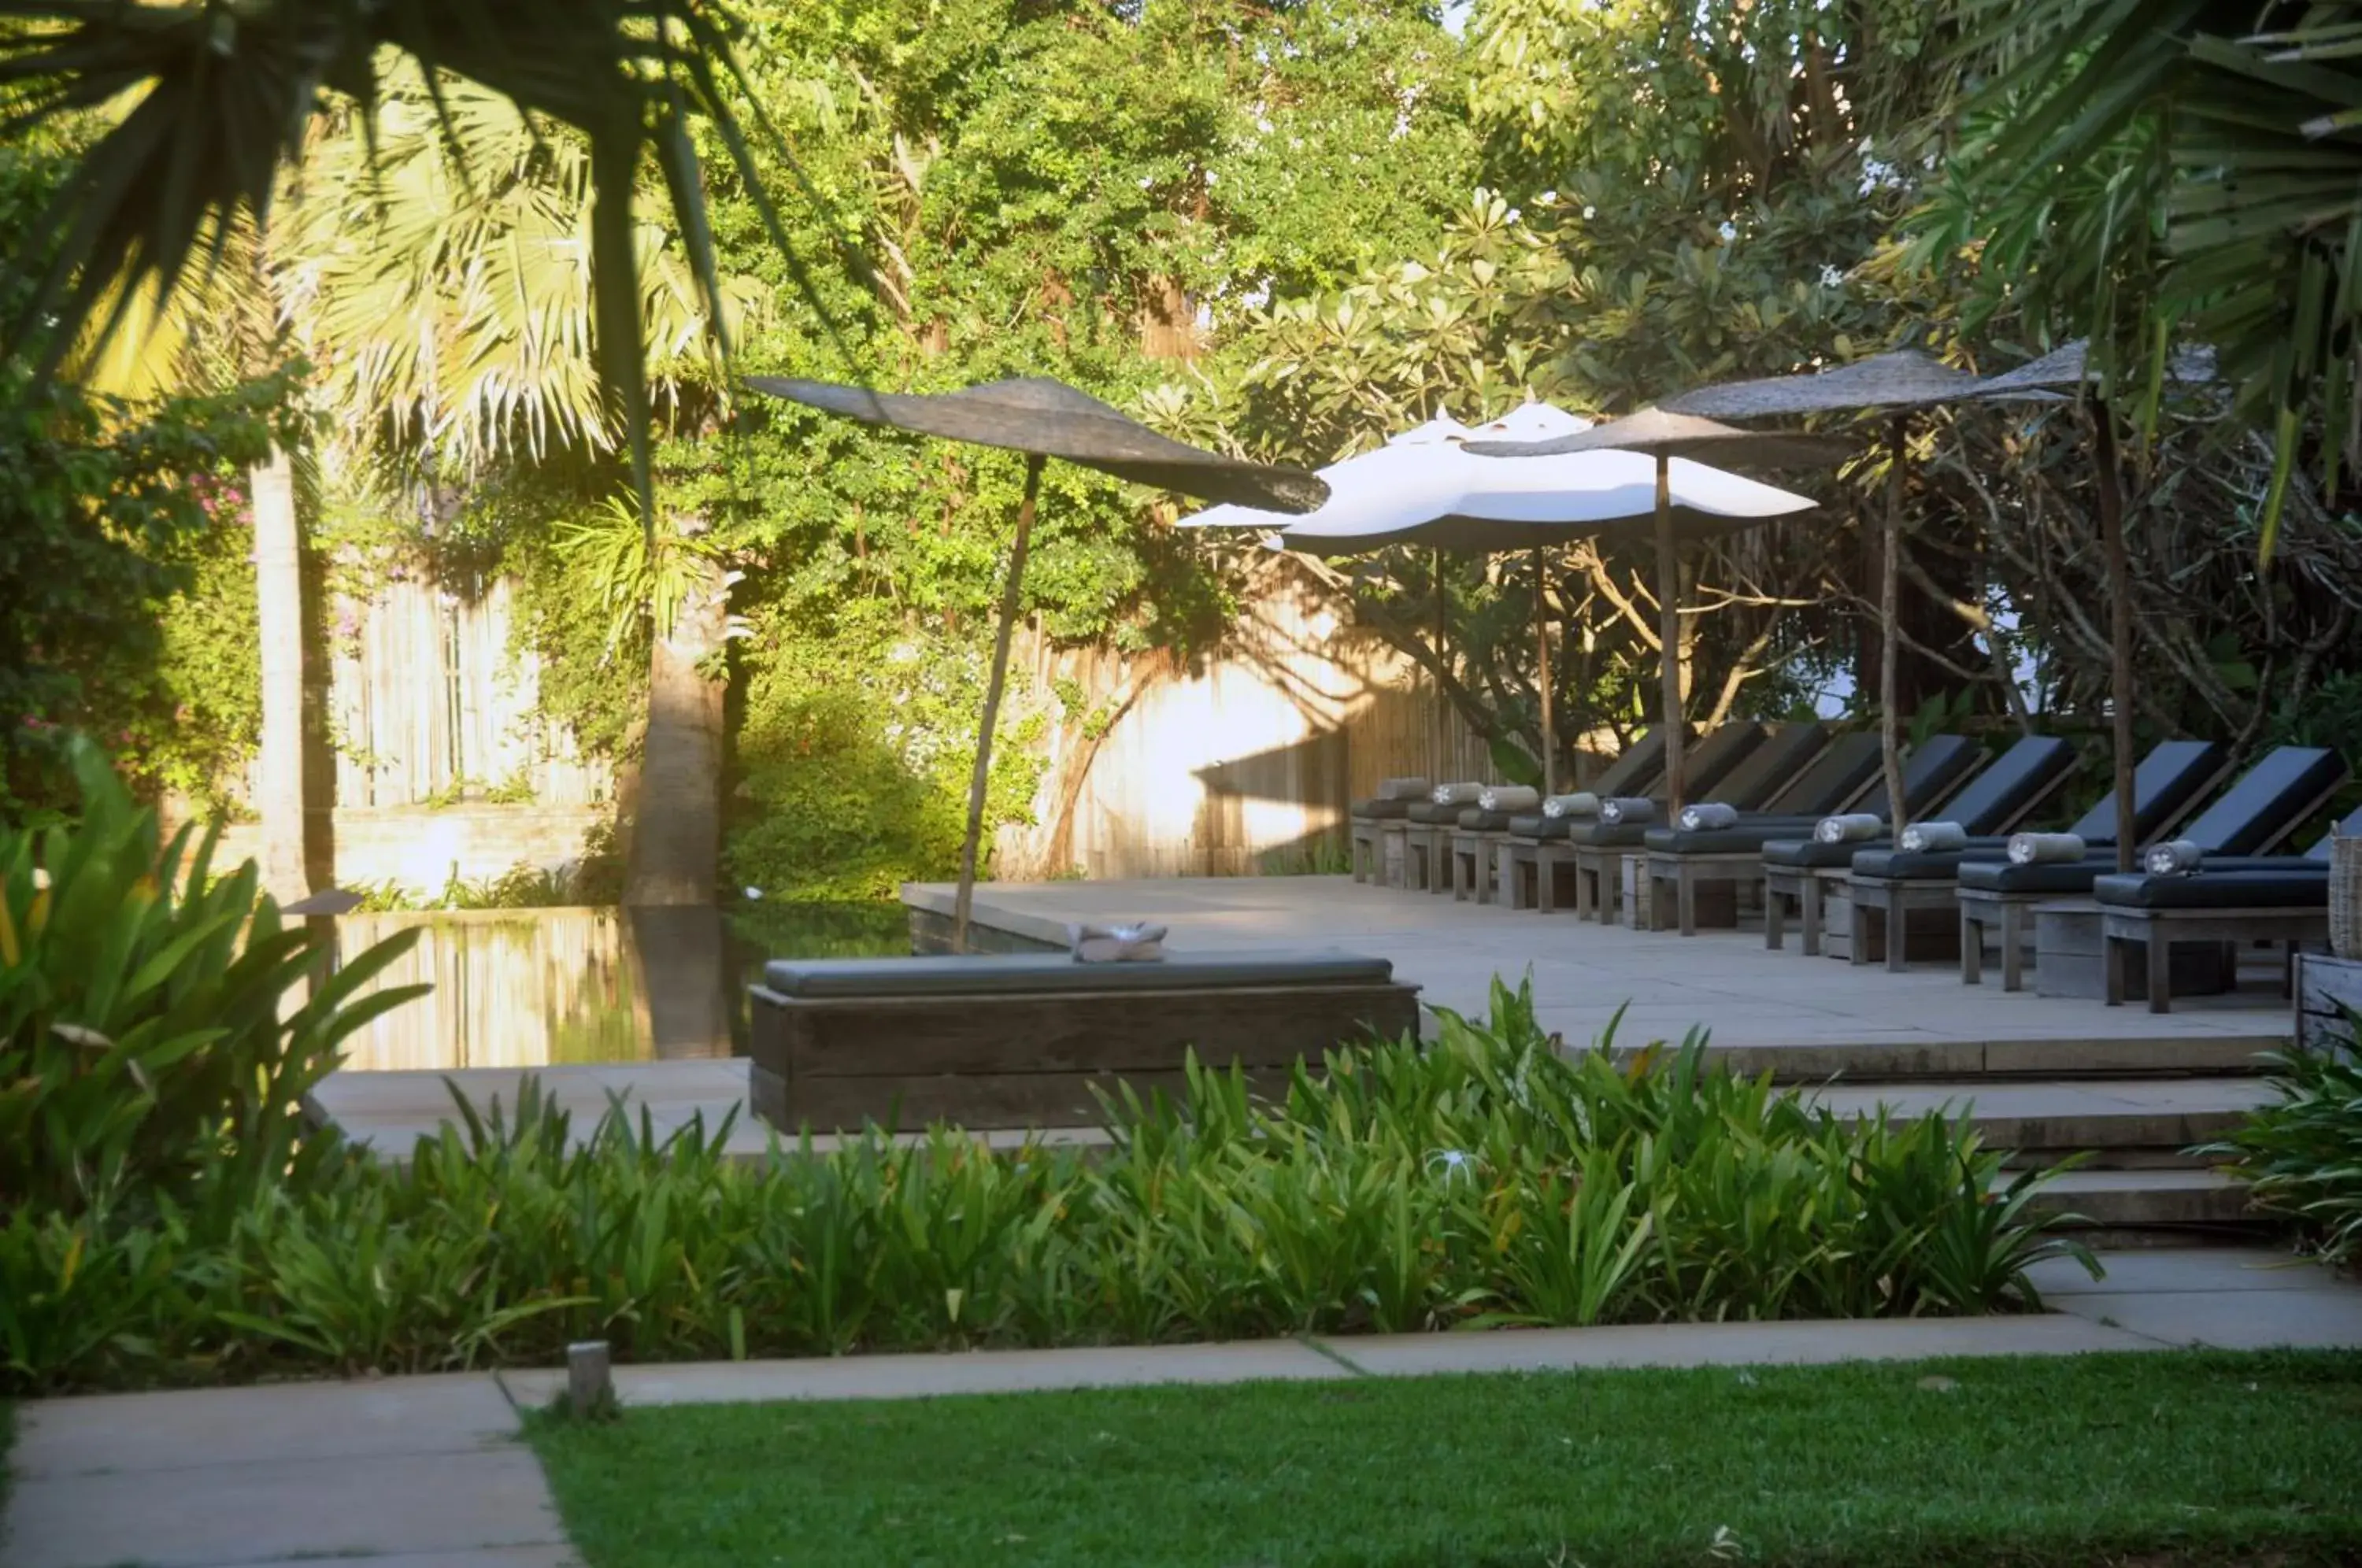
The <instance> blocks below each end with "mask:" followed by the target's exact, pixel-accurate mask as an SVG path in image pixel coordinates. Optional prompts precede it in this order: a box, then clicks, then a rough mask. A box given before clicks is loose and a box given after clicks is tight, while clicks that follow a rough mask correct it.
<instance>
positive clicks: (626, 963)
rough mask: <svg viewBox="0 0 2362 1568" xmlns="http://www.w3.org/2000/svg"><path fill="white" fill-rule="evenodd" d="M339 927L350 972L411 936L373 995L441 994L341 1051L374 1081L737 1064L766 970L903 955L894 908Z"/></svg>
mask: <svg viewBox="0 0 2362 1568" xmlns="http://www.w3.org/2000/svg"><path fill="white" fill-rule="evenodd" d="M336 927H337V952H338V954H339V955H341V956H343V957H345V958H349V957H351V956H352V955H355V954H357V953H359V952H361V951H362V950H363V949H365V948H367V947H368V946H370V944H372V943H375V942H378V941H381V940H382V939H383V938H385V937H388V936H392V934H394V933H396V932H399V931H407V930H416V931H417V932H418V933H419V935H418V940H417V944H416V945H415V946H414V947H413V948H412V949H411V950H410V952H408V953H406V954H404V955H403V956H402V957H401V958H399V959H397V960H396V961H395V962H394V964H393V965H392V966H391V967H389V968H388V969H387V971H386V972H385V974H384V975H383V976H381V977H380V978H379V979H377V980H376V981H374V982H372V986H371V988H372V989H374V988H378V987H382V986H402V985H413V984H418V983H422V982H423V983H425V984H429V985H431V986H433V988H434V989H432V990H431V991H429V992H428V993H427V994H426V995H425V996H423V997H420V998H418V999H415V1000H413V1001H410V1002H407V1003H405V1004H403V1006H401V1007H398V1008H396V1009H394V1010H392V1012H390V1013H388V1014H386V1015H385V1016H384V1017H382V1018H380V1019H377V1020H375V1021H372V1022H371V1023H370V1025H369V1026H368V1027H367V1028H365V1029H363V1030H361V1031H359V1032H357V1033H356V1034H354V1035H353V1036H352V1038H351V1039H349V1040H348V1041H347V1042H346V1064H345V1065H346V1066H348V1067H352V1068H358V1069H360V1070H364V1071H380V1072H383V1071H393V1070H399V1069H405V1068H406V1069H414V1070H415V1069H425V1070H434V1071H443V1070H449V1069H453V1068H460V1067H533V1066H547V1065H550V1064H553V1063H559V1062H637V1061H652V1060H659V1059H665V1058H671V1057H699V1056H724V1055H744V1054H745V1049H746V987H747V985H748V984H750V983H751V982H752V981H754V980H755V979H756V977H759V975H760V974H761V972H762V966H763V964H764V962H765V961H766V960H767V959H770V958H789V957H794V958H829V957H854V956H870V955H902V954H908V953H909V952H910V951H911V939H910V929H909V925H908V922H907V919H906V916H905V914H904V912H903V910H902V908H901V906H900V905H899V904H770V905H753V906H748V907H746V908H745V909H742V910H734V911H729V912H728V913H724V912H723V911H719V910H715V909H712V908H693V909H660V910H648V909H635V910H629V911H626V910H622V909H617V908H614V907H613V906H586V907H579V908H570V909H542V910H469V911H427V912H404V913H395V914H351V915H346V916H344V917H342V918H341V919H339V920H337V922H336Z"/></svg>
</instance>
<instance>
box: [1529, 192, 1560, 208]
mask: <svg viewBox="0 0 2362 1568" xmlns="http://www.w3.org/2000/svg"><path fill="white" fill-rule="evenodd" d="M1557 204H1558V193H1557V192H1556V191H1544V192H1543V193H1541V194H1540V195H1539V196H1536V197H1535V198H1534V205H1536V206H1538V207H1553V206H1556V205H1557Z"/></svg>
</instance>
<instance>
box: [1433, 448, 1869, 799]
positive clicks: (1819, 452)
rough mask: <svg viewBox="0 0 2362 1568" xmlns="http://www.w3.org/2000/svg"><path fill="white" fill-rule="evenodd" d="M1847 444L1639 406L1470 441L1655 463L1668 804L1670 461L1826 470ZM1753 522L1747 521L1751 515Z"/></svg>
mask: <svg viewBox="0 0 2362 1568" xmlns="http://www.w3.org/2000/svg"><path fill="white" fill-rule="evenodd" d="M1851 449H1852V447H1851V444H1850V443H1848V442H1845V441H1838V440H1834V439H1831V438H1830V437H1827V436H1797V435H1789V434H1785V433H1783V432H1779V431H1754V430H1735V429H1733V428H1731V427H1730V426H1729V425H1716V423H1715V422H1714V421H1712V420H1710V419H1699V418H1697V417H1695V416H1694V415H1691V414H1668V413H1666V412H1665V411H1664V410H1663V409H1661V408H1644V409H1642V410H1640V411H1639V413H1638V414H1628V415H1626V416H1625V417H1624V418H1622V419H1617V420H1612V421H1610V422H1608V423H1607V424H1605V425H1593V426H1592V427H1591V428H1590V429H1588V430H1584V431H1581V432H1578V433H1577V434H1575V435H1572V436H1559V437H1557V438H1556V439H1554V440H1549V441H1529V442H1516V441H1472V442H1470V443H1469V444H1468V450H1469V451H1471V452H1473V453H1474V454H1476V455H1477V456H1479V457H1486V458H1550V457H1557V456H1559V455H1561V454H1562V453H1570V452H1596V451H1616V452H1638V453H1640V454H1641V455H1643V456H1645V457H1650V458H1655V459H1656V462H1657V495H1656V513H1655V516H1654V519H1653V521H1654V524H1655V535H1656V541H1657V635H1658V654H1659V659H1658V663H1659V668H1660V670H1661V676H1662V680H1663V685H1662V688H1661V690H1662V702H1663V706H1662V710H1661V711H1662V713H1663V723H1664V727H1665V728H1664V734H1665V790H1666V795H1667V798H1668V800H1669V801H1670V802H1671V809H1672V811H1673V812H1679V811H1680V810H1681V809H1682V807H1683V804H1684V803H1685V801H1684V800H1683V793H1682V747H1683V739H1684V738H1685V731H1686V721H1685V720H1684V719H1683V715H1682V641H1681V636H1682V612H1681V602H1680V601H1681V583H1680V577H1679V570H1680V569H1679V564H1678V558H1677V556H1676V553H1675V548H1674V546H1675V540H1674V537H1673V535H1674V526H1673V499H1672V466H1673V459H1675V458H1701V459H1703V458H1712V459H1713V460H1714V462H1715V463H1716V465H1717V466H1720V467H1724V468H1732V469H1809V468H1827V467H1828V466H1830V465H1831V464H1833V463H1835V462H1837V461H1838V459H1840V458H1843V457H1844V456H1845V455H1846V453H1848V452H1849V451H1850V450H1851ZM1750 521H1751V520H1750Z"/></svg>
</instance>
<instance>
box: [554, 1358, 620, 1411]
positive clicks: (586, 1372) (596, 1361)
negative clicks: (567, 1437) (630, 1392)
mask: <svg viewBox="0 0 2362 1568" xmlns="http://www.w3.org/2000/svg"><path fill="white" fill-rule="evenodd" d="M614 1402H615V1382H614V1376H613V1368H612V1366H611V1364H610V1362H609V1359H608V1355H607V1342H606V1341H604V1340H578V1341H577V1342H574V1343H573V1344H570V1345H568V1346H567V1347H566V1408H567V1410H568V1413H570V1414H571V1415H572V1416H573V1417H574V1419H576V1420H578V1421H587V1420H590V1419H592V1418H594V1417H597V1416H600V1415H602V1414H604V1413H605V1412H606V1411H608V1410H610V1409H612V1408H613V1407H614Z"/></svg>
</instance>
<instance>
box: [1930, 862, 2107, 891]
mask: <svg viewBox="0 0 2362 1568" xmlns="http://www.w3.org/2000/svg"><path fill="white" fill-rule="evenodd" d="M2115 869H2116V857H2115V856H2114V853H2113V852H2111V853H2110V854H2109V856H2107V858H2106V859H2104V860H2044V861H2038V862H2036V864H2034V865H2032V866H2013V865H2011V864H2010V863H2009V862H2008V861H2006V860H1964V861H1962V862H1961V863H1960V886H1961V887H1963V888H1978V889H1983V890H1985V891H1988V892H2001V893H2088V892H2090V891H2091V890H2092V878H2096V877H2106V876H2111V875H2113V874H2114V871H2115Z"/></svg>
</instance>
